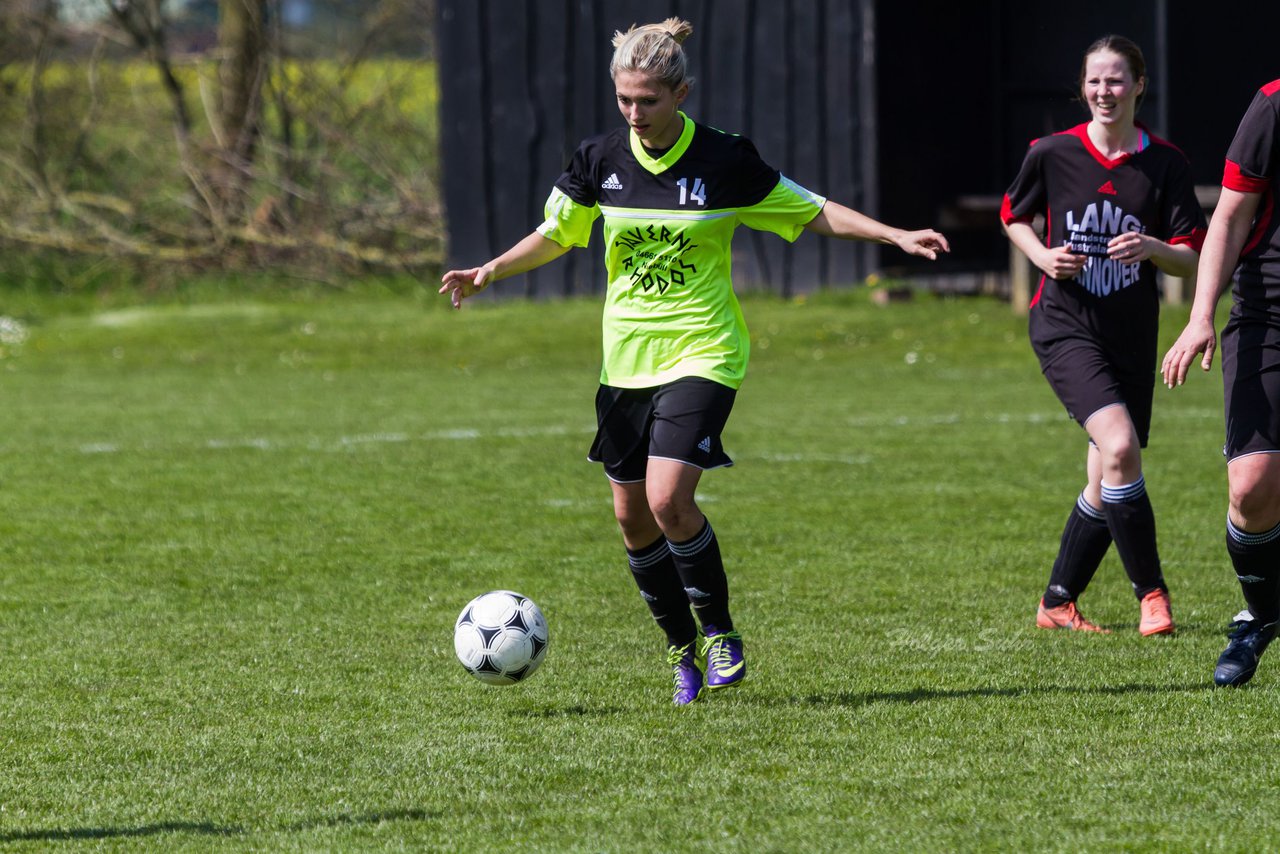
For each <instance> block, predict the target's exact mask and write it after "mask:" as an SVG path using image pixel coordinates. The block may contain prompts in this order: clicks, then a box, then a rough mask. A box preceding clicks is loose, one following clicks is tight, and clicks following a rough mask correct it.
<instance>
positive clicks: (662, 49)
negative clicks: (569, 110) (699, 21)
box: [609, 18, 693, 89]
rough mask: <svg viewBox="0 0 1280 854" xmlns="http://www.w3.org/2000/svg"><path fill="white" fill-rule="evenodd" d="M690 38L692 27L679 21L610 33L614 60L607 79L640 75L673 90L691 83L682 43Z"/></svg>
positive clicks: (610, 64) (677, 19)
mask: <svg viewBox="0 0 1280 854" xmlns="http://www.w3.org/2000/svg"><path fill="white" fill-rule="evenodd" d="M691 35H693V24H691V23H689V22H688V21H685V20H681V19H680V18H667V19H666V20H665V21H663V22H662V23H660V24H643V25H641V26H637V25H635V24H632V25H631V27H630V29H628V30H627V31H626V32H625V33H624V32H622V31H621V30H615V31H614V33H613V59H612V61H610V63H609V76H610V77H613V78H616V77H617V76H618V72H620V71H639V72H641V73H644V74H648V75H650V76H652V77H656V78H657V79H658V80H659V81H661V82H662V83H664V84H666V85H667V86H670V87H671V88H672V89H676V88H679V87H680V86H681V85H682V84H685V83H692V82H693V80H692V79H691V78H690V77H689V72H688V60H686V59H685V55H684V48H682V47H681V45H682V44H684V40H685V39H687V38H689V36H691Z"/></svg>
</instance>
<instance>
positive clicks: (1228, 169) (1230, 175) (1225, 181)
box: [1222, 160, 1271, 193]
mask: <svg viewBox="0 0 1280 854" xmlns="http://www.w3.org/2000/svg"><path fill="white" fill-rule="evenodd" d="M1222 186H1224V187H1226V188H1227V189H1228V190H1235V191H1236V192H1237V193H1261V192H1263V191H1265V190H1266V189H1267V187H1269V186H1271V181H1270V179H1268V178H1253V177H1250V176H1249V175H1246V174H1244V173H1243V172H1241V171H1240V164H1239V163H1233V162H1232V161H1230V160H1228V161H1227V165H1226V166H1225V167H1224V168H1223V170H1222Z"/></svg>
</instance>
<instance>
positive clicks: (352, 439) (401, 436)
mask: <svg viewBox="0 0 1280 854" xmlns="http://www.w3.org/2000/svg"><path fill="white" fill-rule="evenodd" d="M407 441H409V434H408V433H366V434H364V435H360V436H343V437H342V438H340V439H338V444H339V445H384V444H391V443H395V442H407Z"/></svg>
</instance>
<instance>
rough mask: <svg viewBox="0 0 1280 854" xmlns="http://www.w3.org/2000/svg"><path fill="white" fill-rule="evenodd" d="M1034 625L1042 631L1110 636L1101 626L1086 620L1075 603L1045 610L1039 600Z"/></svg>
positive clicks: (1042, 601) (1042, 602)
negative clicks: (1057, 630)
mask: <svg viewBox="0 0 1280 854" xmlns="http://www.w3.org/2000/svg"><path fill="white" fill-rule="evenodd" d="M1036 625H1037V626H1039V627H1040V628H1042V629H1073V630H1075V631H1077V632H1099V633H1101V634H1104V635H1109V634H1111V632H1109V631H1107V630H1106V629H1104V628H1102V627H1101V626H1095V625H1094V624H1093V623H1091V622H1089V621H1088V620H1086V619H1085V618H1084V616H1083V615H1082V614H1081V613H1080V611H1079V610H1078V609H1077V608H1076V603H1075V602H1068V603H1067V604H1065V605H1058V606H1057V607H1054V608H1046V607H1045V606H1044V600H1043V599H1041V600H1040V607H1039V609H1038V610H1037V611H1036Z"/></svg>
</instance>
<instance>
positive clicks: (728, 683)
mask: <svg viewBox="0 0 1280 854" xmlns="http://www.w3.org/2000/svg"><path fill="white" fill-rule="evenodd" d="M702 648H703V653H704V654H705V655H706V659H707V687H708V688H710V689H712V690H713V691H714V690H715V689H717V688H732V687H733V686H734V685H737V684H738V683H739V682H741V681H742V679H743V677H745V676H746V675H747V660H746V659H745V658H743V657H742V635H740V634H738V633H737V632H720V633H718V634H713V635H708V636H707V638H706V640H704V641H703V647H702Z"/></svg>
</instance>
